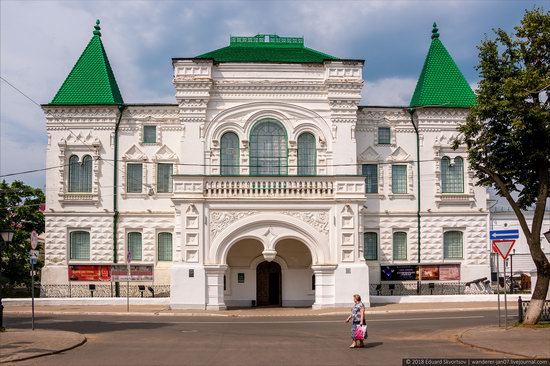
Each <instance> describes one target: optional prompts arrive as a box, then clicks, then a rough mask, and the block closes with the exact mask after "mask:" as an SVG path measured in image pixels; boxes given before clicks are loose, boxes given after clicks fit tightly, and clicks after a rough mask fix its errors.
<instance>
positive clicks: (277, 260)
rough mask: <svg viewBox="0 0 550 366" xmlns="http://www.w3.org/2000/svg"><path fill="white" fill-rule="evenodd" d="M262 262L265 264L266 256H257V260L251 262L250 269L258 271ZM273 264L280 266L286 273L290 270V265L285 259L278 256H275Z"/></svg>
mask: <svg viewBox="0 0 550 366" xmlns="http://www.w3.org/2000/svg"><path fill="white" fill-rule="evenodd" d="M262 262H265V258H264V256H263V255H259V256H257V257H256V258H254V259H253V260H252V262H250V267H249V269H250V270H254V269H256V267H258V265H259V264H260V263H262ZM273 262H275V263H277V264H278V265H280V266H281V269H282V270H284V271H286V270H287V269H288V264H287V263H286V261H285V260H284V259H283V258H281V257H279V256H278V255H276V256H275V258H274V259H273Z"/></svg>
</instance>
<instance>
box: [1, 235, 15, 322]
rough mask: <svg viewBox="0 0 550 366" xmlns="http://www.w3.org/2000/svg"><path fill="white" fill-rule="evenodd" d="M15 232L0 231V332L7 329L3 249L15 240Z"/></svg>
mask: <svg viewBox="0 0 550 366" xmlns="http://www.w3.org/2000/svg"><path fill="white" fill-rule="evenodd" d="M13 234H14V233H13V231H11V230H2V231H0V237H2V241H0V332H3V331H5V330H6V329H5V328H4V305H2V279H1V277H2V251H3V250H4V247H5V246H6V245H8V244H9V243H11V241H12V240H13Z"/></svg>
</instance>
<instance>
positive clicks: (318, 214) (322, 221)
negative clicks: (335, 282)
mask: <svg viewBox="0 0 550 366" xmlns="http://www.w3.org/2000/svg"><path fill="white" fill-rule="evenodd" d="M265 213H269V212H266V211H257V210H246V211H222V210H219V211H210V240H214V238H216V236H218V234H220V233H221V232H222V231H223V230H224V229H225V228H227V227H228V226H230V225H231V224H233V223H235V222H237V221H239V220H241V219H243V218H245V217H249V216H254V215H259V214H265ZM278 213H281V214H283V215H288V216H291V217H294V218H297V219H299V220H301V221H303V222H305V223H307V224H309V225H310V226H312V227H313V228H315V230H317V231H318V232H320V233H321V234H324V235H328V227H329V220H328V218H329V217H328V216H329V215H328V211H282V212H278Z"/></svg>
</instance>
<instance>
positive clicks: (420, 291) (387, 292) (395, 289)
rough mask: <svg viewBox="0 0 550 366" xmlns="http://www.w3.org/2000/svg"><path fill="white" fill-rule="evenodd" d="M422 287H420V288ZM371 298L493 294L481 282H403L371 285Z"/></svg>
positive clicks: (488, 285)
mask: <svg viewBox="0 0 550 366" xmlns="http://www.w3.org/2000/svg"><path fill="white" fill-rule="evenodd" d="M418 285H420V286H418ZM369 290H370V295H371V296H410V295H465V294H467V295H474V294H492V293H493V289H492V288H491V286H490V284H489V283H488V282H487V281H479V282H475V281H473V282H444V283H437V282H420V283H418V282H403V283H382V284H371V285H370V287H369Z"/></svg>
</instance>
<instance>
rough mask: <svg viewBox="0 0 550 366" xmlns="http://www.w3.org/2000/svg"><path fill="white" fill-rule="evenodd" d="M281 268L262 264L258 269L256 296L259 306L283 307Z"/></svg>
mask: <svg viewBox="0 0 550 366" xmlns="http://www.w3.org/2000/svg"><path fill="white" fill-rule="evenodd" d="M281 292H282V291H281V266H280V265H278V264H277V263H275V262H262V263H260V264H259V265H258V267H257V268H256V296H257V300H256V301H257V304H258V306H270V305H271V306H281V305H282V301H281Z"/></svg>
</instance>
